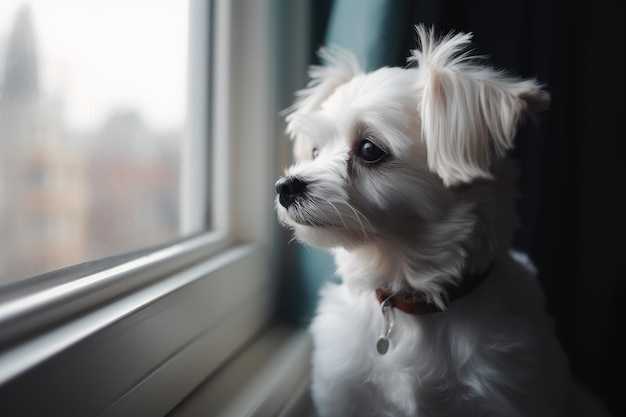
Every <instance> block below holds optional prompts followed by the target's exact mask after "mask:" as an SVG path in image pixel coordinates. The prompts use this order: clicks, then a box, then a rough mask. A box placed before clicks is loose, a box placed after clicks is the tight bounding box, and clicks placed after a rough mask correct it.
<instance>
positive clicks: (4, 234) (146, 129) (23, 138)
mask: <svg viewBox="0 0 626 417" xmlns="http://www.w3.org/2000/svg"><path fill="white" fill-rule="evenodd" d="M0 42H7V44H6V45H5V46H6V47H5V48H4V49H5V51H6V56H4V57H2V56H0V285H2V284H4V283H7V282H11V281H16V280H18V279H23V278H26V277H29V276H32V275H36V274H40V273H43V272H46V271H50V270H54V269H58V268H61V267H65V266H69V265H72V264H76V263H79V262H83V261H88V260H93V259H97V258H102V257H106V256H109V255H114V254H119V253H122V252H126V251H129V250H133V249H139V248H142V247H147V246H150V245H154V244H158V243H163V242H165V241H167V240H169V239H172V238H175V237H177V236H178V234H179V232H178V217H179V207H178V199H179V198H178V190H179V183H178V181H179V150H178V147H179V144H180V141H181V139H182V134H183V133H182V131H183V123H182V121H181V126H180V127H179V128H178V129H177V130H175V131H167V132H164V131H156V130H155V129H153V128H151V127H150V126H148V125H147V123H146V122H145V121H144V120H143V119H142V116H141V113H140V112H139V111H138V110H135V109H117V110H115V111H113V112H112V113H111V114H109V115H108V116H107V117H106V118H105V122H104V123H102V124H101V125H100V126H94V127H93V129H81V130H80V131H79V130H76V129H73V128H71V127H69V126H68V125H67V123H65V122H64V114H63V97H58V96H55V97H51V96H49V95H47V94H46V92H45V91H43V88H42V87H41V85H40V70H41V68H40V63H39V57H38V53H37V37H36V28H35V27H34V24H33V19H32V16H31V13H30V10H29V9H28V8H27V7H22V8H21V9H20V10H19V11H18V13H17V15H16V17H15V20H14V23H13V27H12V29H11V31H10V34H9V36H8V39H2V38H0ZM2 59H4V60H5V61H4V65H2V61H1V60H2ZM2 68H4V69H3V70H2Z"/></svg>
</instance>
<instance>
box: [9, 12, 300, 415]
mask: <svg viewBox="0 0 626 417" xmlns="http://www.w3.org/2000/svg"><path fill="white" fill-rule="evenodd" d="M191 3H192V6H191V11H192V22H193V21H195V26H196V27H198V25H200V26H206V25H207V23H208V20H207V19H208V18H207V16H208V12H209V7H208V4H209V3H212V10H211V13H213V17H212V19H211V22H213V28H212V39H213V43H212V54H213V62H214V63H215V65H214V66H213V71H212V73H210V76H211V77H212V89H213V90H212V92H211V94H212V97H213V107H212V109H211V114H212V118H211V123H210V129H211V132H210V134H211V137H212V143H211V149H210V152H209V151H208V147H207V145H206V141H205V138H206V136H207V134H208V133H209V132H208V127H207V126H208V124H205V125H203V124H195V126H196V127H195V128H193V129H192V130H191V136H190V137H191V144H190V145H189V148H187V150H188V151H189V152H188V153H187V154H186V156H184V159H183V161H185V162H184V164H185V166H186V167H188V169H186V171H184V172H183V182H184V184H187V185H186V186H189V187H190V188H187V189H184V190H183V194H182V198H183V201H185V203H184V204H186V205H185V206H184V207H183V213H185V214H186V215H188V217H187V218H188V219H190V220H189V221H188V222H183V223H182V224H181V228H182V230H183V231H185V230H187V231H190V230H193V228H194V227H196V226H197V225H198V224H201V223H202V222H205V224H206V222H207V219H205V218H204V214H203V213H205V212H206V210H204V208H205V207H204V206H205V205H208V206H209V207H210V213H211V216H210V219H209V226H210V230H211V231H210V232H208V233H203V234H201V235H199V236H196V237H194V238H190V239H185V240H182V241H180V242H176V243H173V244H169V245H166V246H164V247H161V248H157V249H148V250H144V251H140V252H137V253H134V254H127V255H124V256H120V257H114V258H110V259H106V260H102V261H98V262H93V263H86V264H82V265H77V266H75V267H71V268H68V269H65V270H61V271H56V272H52V273H50V274H46V276H45V279H33V280H26V281H24V282H21V283H17V284H16V285H14V286H12V287H11V288H10V289H11V291H3V292H2V293H0V413H1V414H2V415H7V416H8V415H63V416H74V415H76V416H92V415H93V416H96V415H98V416H116V415H137V416H139V415H141V416H144V415H145V416H160V415H166V414H167V413H169V412H170V411H171V410H172V409H173V408H174V407H175V406H177V405H180V404H181V401H182V400H183V399H184V398H186V397H188V396H189V394H190V393H191V392H192V391H193V390H194V389H196V387H198V386H200V384H201V383H202V381H206V380H207V378H209V377H211V379H213V378H214V379H216V380H219V378H220V376H219V375H223V373H224V372H226V373H228V369H229V366H225V364H226V363H231V362H232V363H237V362H238V361H240V360H244V359H241V358H240V356H241V355H238V352H240V351H243V350H244V348H247V349H248V350H247V352H250V351H251V350H252V351H253V352H254V351H256V350H255V349H256V348H255V346H257V345H263V344H264V343H265V345H267V343H268V342H263V340H264V338H261V341H260V342H255V343H253V344H252V345H251V343H252V342H253V341H254V340H257V339H258V337H259V335H263V334H266V336H264V337H265V338H269V339H271V340H272V341H273V342H269V343H270V345H271V344H272V343H274V347H275V348H276V350H277V351H282V350H281V349H279V347H280V346H287V349H288V350H289V351H290V352H292V354H291V355H290V356H289V357H291V358H292V359H291V362H289V361H278V362H276V361H274V362H272V361H270V360H268V363H275V367H277V368H281V369H282V371H281V372H277V371H272V370H267V369H265V370H264V371H263V372H266V373H267V372H270V373H271V374H273V375H282V377H280V378H278V377H277V378H278V379H277V381H279V382H276V386H281V387H282V391H284V392H282V394H281V397H280V398H281V399H280V401H282V402H285V401H287V400H288V398H289V396H290V395H291V394H289V392H291V391H292V388H294V387H293V386H288V388H289V389H286V388H285V387H286V386H287V385H289V384H287V383H286V382H285V381H300V383H299V384H296V385H297V389H296V390H295V391H296V394H297V395H299V397H298V398H301V397H302V396H303V395H305V394H303V393H304V392H305V391H306V390H305V389H304V388H303V386H305V385H306V378H307V376H306V370H304V368H307V367H303V368H302V367H300V368H302V369H300V368H298V370H297V371H294V370H290V371H286V370H285V369H287V368H285V367H289V366H290V364H293V363H299V364H302V363H303V358H306V355H307V352H308V342H307V338H306V337H303V336H301V335H300V336H298V337H297V339H295V340H296V342H293V341H292V342H290V343H287V342H285V343H283V342H280V341H281V340H283V341H284V340H287V339H288V340H292V338H291V337H288V338H286V337H285V334H284V332H283V333H281V334H280V335H279V336H275V335H274V333H271V332H270V333H266V332H265V331H264V329H267V328H269V327H270V326H271V325H272V323H273V319H274V301H275V299H274V294H275V286H276V285H275V277H276V275H277V272H276V270H275V269H274V268H273V265H274V264H275V258H274V257H275V256H276V249H275V248H276V244H277V242H276V241H275V238H276V235H277V233H276V232H275V230H274V227H275V221H274V213H273V210H272V201H273V199H274V194H273V186H272V185H273V182H274V180H275V178H276V176H277V174H278V170H277V169H276V167H277V165H278V161H277V157H276V155H277V151H276V141H277V139H276V138H277V137H279V134H280V133H279V132H280V131H281V130H282V128H283V127H282V126H281V125H280V123H279V122H278V117H277V110H279V109H276V108H275V103H277V100H276V97H275V92H276V91H277V88H276V83H277V81H279V80H278V78H277V77H275V76H274V74H275V70H276V68H274V65H275V62H276V53H277V52H276V51H275V50H274V49H273V45H274V44H275V42H273V39H272V35H273V34H274V32H273V30H274V27H273V25H274V24H275V22H274V21H273V12H275V10H274V7H276V4H277V2H276V1H275V0H214V1H213V2H209V1H208V0H207V1H203V0H192V2H191ZM278 3H280V2H278ZM302 4H303V6H298V7H295V9H298V10H300V11H302V10H305V9H306V8H307V7H308V4H309V2H308V1H306V2H303V3H302ZM290 7H293V6H290ZM194 13H195V14H194ZM304 16H305V14H302V12H301V13H300V17H301V18H302V21H303V22H304V21H305V20H306V19H305V18H304ZM297 29H298V30H299V31H300V32H302V27H299V28H297ZM205 46H206V45H205ZM200 49H204V50H205V51H206V49H207V48H205V47H202V48H200ZM295 49H296V50H299V48H298V47H297V46H296V48H295ZM196 54H198V55H196ZM202 54H203V52H202V51H201V50H195V51H194V50H192V51H191V54H190V55H191V60H190V63H191V66H192V69H191V73H190V75H191V78H192V79H194V77H196V78H195V79H197V80H200V83H201V77H202V76H201V74H203V73H205V72H203V71H202V69H203V65H205V64H206V62H207V60H206V57H205V56H204V55H202ZM303 56H306V55H305V54H302V53H301V54H300V57H303ZM194 65H195V69H194ZM194 71H195V72H194ZM208 94H209V93H208V92H207V91H200V92H197V93H195V94H194V93H192V94H190V103H191V108H192V109H195V110H193V111H194V112H195V113H192V119H191V120H192V121H193V120H194V118H195V120H196V121H197V120H198V118H202V116H203V113H202V112H200V113H197V111H198V109H204V110H205V111H206V106H204V107H202V105H200V106H199V105H198V104H199V103H200V104H202V103H206V102H207V96H208ZM204 115H206V113H204ZM194 129H195V130H194ZM207 153H208V154H210V157H211V158H210V160H211V163H210V167H211V170H210V175H209V178H211V183H210V184H209V185H208V188H210V190H211V200H210V202H208V203H207V202H206V201H204V200H197V199H196V200H194V196H195V195H201V194H200V193H201V192H202V191H203V190H202V189H203V188H204V189H206V188H207V186H206V185H205V184H204V181H202V180H200V181H195V182H194V181H189V179H190V178H194V177H199V178H206V175H205V174H206V171H207V170H206V164H203V163H202V162H201V160H202V156H203V155H207ZM283 154H284V153H283ZM281 162H284V161H281ZM198 163H199V164H198ZM185 181H186V182H185ZM39 278H44V277H39ZM288 333H289V334H291V332H290V331H289V332H288ZM272 335H274V336H272ZM277 344H278V345H277ZM294 352H295V353H294ZM248 355H250V353H248ZM252 355H253V354H252ZM243 356H244V357H245V355H243ZM266 359H267V356H266ZM289 369H291V368H289ZM218 370H219V371H220V373H219V374H216V372H217V371H218ZM259 372H261V371H259ZM294 372H295V373H294ZM240 377H241V376H240ZM222 378H223V376H222ZM246 378H247V377H246ZM210 385H211V384H210V383H209V385H208V386H210ZM261 385H263V384H261ZM203 386H204V389H206V387H207V383H206V382H205V384H204V385H203ZM250 390H252V391H253V392H254V393H253V394H250ZM244 391H246V390H244ZM261 391H263V392H264V393H265V394H263V395H265V397H264V398H265V399H266V400H267V399H268V398H271V399H272V401H271V403H272V404H273V406H274V408H276V407H278V405H277V404H282V403H281V402H277V397H276V395H277V394H276V392H274V391H272V390H271V389H270V388H268V386H267V384H265V386H264V389H263V390H261ZM246 392H247V394H246V395H247V397H248V398H249V401H250V402H249V403H248V404H252V405H250V406H249V407H248V408H247V410H248V411H247V412H248V413H250V414H249V415H261V414H258V413H261V411H259V408H258V406H259V405H264V406H266V405H267V404H268V401H261V400H259V397H258V395H259V394H258V393H259V390H254V389H253V388H248V390H247V391H246ZM298 393H299V394H298ZM230 394H231V396H233V399H234V398H235V397H237V395H236V393H232V392H231V393H230ZM224 398H225V397H224V396H222V397H221V399H220V400H221V402H222V403H223V402H224ZM239 400H241V398H239ZM293 401H294V400H293V399H292V402H293ZM296 402H298V401H296ZM238 404H239V405H238V407H239V408H241V407H242V405H241V404H242V403H241V402H239V403H238ZM254 404H256V406H255V405H254ZM208 406H211V403H210V402H209V403H208ZM225 407H226V408H228V407H227V406H225ZM244 407H245V406H244ZM255 407H256V408H255ZM255 409H256V410H257V411H254V410H255ZM265 411H267V408H265ZM276 411H277V410H274V412H273V413H274V414H276ZM285 413H286V412H285V411H284V409H283V411H282V415H288V414H285ZM262 414H263V415H272V414H267V413H266V412H262ZM181 415H184V412H182V413H181ZM206 415H212V414H210V413H208V414H206Z"/></svg>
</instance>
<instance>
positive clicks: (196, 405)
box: [168, 326, 314, 417]
mask: <svg viewBox="0 0 626 417" xmlns="http://www.w3.org/2000/svg"><path fill="white" fill-rule="evenodd" d="M310 353H311V344H310V339H309V337H308V334H307V333H306V331H304V330H294V329H291V328H288V327H285V326H274V327H273V328H272V329H271V330H269V331H268V332H266V333H265V334H264V335H263V336H262V337H260V338H259V339H258V340H257V341H256V342H255V343H254V344H253V345H251V346H250V347H249V348H248V349H246V350H245V351H244V352H242V353H241V354H240V355H238V356H237V357H236V358H235V359H234V360H233V361H232V362H230V363H229V364H228V366H226V367H225V368H224V369H222V370H221V371H220V372H218V373H217V374H216V375H214V376H212V377H211V378H209V379H208V380H206V381H205V382H204V383H203V384H202V385H201V386H199V387H198V389H196V390H195V391H194V392H193V393H192V394H191V395H190V396H189V397H188V398H186V399H185V400H184V401H183V402H182V403H181V404H180V405H179V406H178V407H176V408H175V409H174V410H173V411H172V412H171V413H170V414H168V417H197V416H201V415H208V414H207V413H208V412H209V411H210V414H211V415H212V416H216V417H243V416H276V417H305V416H311V417H313V416H314V413H313V411H312V410H313V408H312V404H311V400H310V397H309V381H310V371H309V369H310Z"/></svg>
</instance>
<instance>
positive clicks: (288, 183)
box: [276, 177, 306, 208]
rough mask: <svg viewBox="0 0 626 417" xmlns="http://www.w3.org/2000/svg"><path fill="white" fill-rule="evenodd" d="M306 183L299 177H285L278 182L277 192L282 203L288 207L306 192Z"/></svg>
mask: <svg viewBox="0 0 626 417" xmlns="http://www.w3.org/2000/svg"><path fill="white" fill-rule="evenodd" d="M305 188H306V183H305V182H304V181H302V180H301V179H299V178H298V177H283V178H281V179H279V180H278V181H277V182H276V192H277V193H278V201H280V204H281V205H282V206H283V207H285V208H288V207H289V206H290V205H291V203H293V202H294V201H295V200H296V198H298V196H299V195H300V194H302V193H303V192H304V189H305Z"/></svg>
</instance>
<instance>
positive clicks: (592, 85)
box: [312, 0, 626, 415]
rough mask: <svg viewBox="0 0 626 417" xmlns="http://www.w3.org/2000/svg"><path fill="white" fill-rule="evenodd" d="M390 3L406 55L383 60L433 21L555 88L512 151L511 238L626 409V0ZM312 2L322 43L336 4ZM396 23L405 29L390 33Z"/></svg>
mask: <svg viewBox="0 0 626 417" xmlns="http://www.w3.org/2000/svg"><path fill="white" fill-rule="evenodd" d="M393 3H394V4H393V8H394V9H396V10H400V11H401V13H399V14H398V18H397V20H396V22H395V24H396V25H397V26H396V27H394V29H393V30H390V31H389V33H387V36H385V38H388V39H389V44H388V47H389V48H390V50H398V51H401V54H400V53H398V56H397V59H395V60H390V62H387V63H386V65H400V66H404V65H405V64H406V61H405V57H406V56H407V52H408V50H409V49H412V48H415V32H414V30H413V26H414V24H416V23H426V24H427V25H431V24H434V25H435V26H436V28H437V29H438V30H439V31H441V32H442V33H447V32H448V31H450V30H455V31H471V32H473V33H474V43H475V46H476V50H477V52H478V53H479V54H482V55H487V56H488V57H489V59H490V62H491V63H492V64H493V65H494V66H496V67H500V68H503V69H507V70H509V71H510V72H511V73H513V74H516V75H520V76H523V77H536V78H537V79H539V80H540V81H542V82H543V83H545V85H546V88H547V89H548V90H549V91H550V93H551V95H552V103H551V106H550V110H549V111H548V112H545V113H544V114H542V115H541V117H540V120H539V123H538V124H537V125H527V126H525V127H523V128H522V129H521V130H520V132H519V135H518V138H517V147H516V149H515V150H514V151H513V152H512V155H511V156H512V157H513V158H516V159H517V160H518V161H519V163H520V165H521V169H522V177H521V180H520V184H519V186H520V189H521V192H522V199H521V200H520V203H519V211H520V215H521V219H522V229H521V230H520V232H519V233H518V235H517V237H516V239H515V246H516V247H517V248H518V249H521V250H523V251H525V252H527V253H528V254H529V255H530V256H531V258H532V259H533V260H534V262H535V263H536V265H537V266H538V269H539V278H540V280H541V282H542V283H543V285H544V287H545V290H546V294H547V302H548V308H549V310H550V312H551V314H552V315H553V316H554V318H555V324H556V329H557V333H558V336H559V338H560V339H561V341H562V343H563V346H564V348H565V350H566V351H567V353H568V354H569V357H570V359H571V364H572V368H573V371H574V373H575V375H576V376H577V377H578V379H579V380H580V381H581V382H582V384H583V385H585V386H587V387H588V388H589V389H590V390H591V391H592V392H594V393H595V394H596V395H597V396H598V397H600V398H601V399H602V400H603V401H604V402H605V404H606V405H607V406H608V407H609V408H610V409H611V410H612V411H613V413H614V414H615V415H626V405H625V403H624V402H623V401H621V395H622V392H621V391H622V389H623V387H624V386H625V385H624V383H623V380H622V375H625V374H626V359H625V353H626V352H625V350H624V348H623V347H622V346H623V345H622V344H621V341H620V340H618V339H620V336H621V331H622V330H623V329H624V328H625V326H624V322H625V320H626V315H625V314H624V311H625V307H624V304H623V303H622V302H621V298H622V297H624V292H626V203H624V201H625V199H624V198H622V195H621V194H622V193H624V192H626V137H625V136H626V135H625V134H624V133H623V124H624V120H626V114H624V113H625V112H624V110H625V107H626V106H625V105H624V100H625V99H626V94H625V93H626V88H625V84H626V83H625V81H624V80H625V78H626V65H625V63H624V58H625V56H626V45H625V44H624V39H625V36H624V23H623V20H624V19H623V17H622V14H621V13H620V10H618V6H619V5H620V3H619V2H609V1H593V2H570V1H550V0H534V1H521V0H517V1H516V0H509V1H502V0H488V1H464V0H447V1H437V2H434V1H426V0H424V1H410V0H395V1H394V2H393ZM399 4H400V5H399ZM313 8H314V13H313V19H314V21H315V25H314V33H313V34H312V35H313V36H312V39H313V42H314V43H315V45H313V47H314V49H317V47H319V46H321V45H322V44H323V43H324V41H325V37H324V34H325V33H326V32H325V31H326V26H327V25H328V22H329V19H330V17H331V14H332V9H333V2H332V1H316V2H313ZM620 9H621V8H620ZM348 24H350V23H349V22H348ZM398 27H400V28H401V29H398ZM398 33H403V35H402V36H401V39H400V40H398V39H393V38H395V37H397V34H398ZM392 35H393V38H392ZM399 41H400V42H401V45H400V46H402V47H398V46H399V45H398V42H399ZM394 54H395V53H394ZM392 61H393V62H392Z"/></svg>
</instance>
